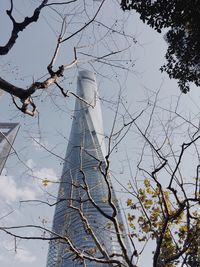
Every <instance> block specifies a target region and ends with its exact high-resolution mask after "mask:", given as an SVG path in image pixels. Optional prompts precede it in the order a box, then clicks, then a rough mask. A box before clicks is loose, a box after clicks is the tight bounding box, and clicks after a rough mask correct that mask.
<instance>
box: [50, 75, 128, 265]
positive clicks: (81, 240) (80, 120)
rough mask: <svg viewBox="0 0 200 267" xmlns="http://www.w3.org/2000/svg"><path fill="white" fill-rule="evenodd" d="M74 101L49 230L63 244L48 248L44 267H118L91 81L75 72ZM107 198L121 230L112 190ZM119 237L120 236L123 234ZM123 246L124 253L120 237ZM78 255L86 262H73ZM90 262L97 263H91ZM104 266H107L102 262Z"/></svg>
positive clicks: (98, 116)
mask: <svg viewBox="0 0 200 267" xmlns="http://www.w3.org/2000/svg"><path fill="white" fill-rule="evenodd" d="M77 95H78V97H77V99H76V104H75V111H74V118H73V122H72V128H71V133H70V138H69V143H68V147H67V152H66V157H65V163H64V168H63V172H62V178H61V182H60V188H59V192H58V199H57V201H58V203H57V205H56V209H55V214H54V220H53V230H52V231H53V232H55V233H56V234H58V235H60V236H62V237H66V239H65V240H59V241H56V240H52V241H51V242H50V246H49V252H48V259H47V267H75V266H87V267H104V266H105V267H108V266H119V265H118V264H117V259H118V260H119V258H120V260H121V261H122V258H121V257H118V256H116V255H119V254H120V255H122V249H121V246H120V244H119V240H118V238H117V234H116V228H115V227H114V225H113V223H112V221H111V220H110V219H109V216H110V217H111V216H113V209H112V207H111V205H109V203H108V197H109V190H108V184H107V182H106V179H109V178H108V177H106V179H105V177H104V175H102V172H104V171H105V168H106V163H105V156H106V149H105V143H104V134H103V124H102V115H101V107H100V102H99V99H98V97H97V86H96V79H95V75H94V74H93V73H92V72H89V71H81V72H79V76H78V81H77ZM109 183H110V181H109ZM111 194H112V201H113V203H114V204H115V206H116V210H117V219H118V221H119V225H118V226H120V228H122V227H123V225H122V219H121V215H120V211H119V208H118V204H117V200H116V197H115V194H114V191H113V190H112V186H111ZM120 236H123V233H122V232H121V233H120ZM122 243H123V244H125V246H126V248H127V247H128V248H129V245H128V240H126V237H125V236H124V237H122ZM76 252H77V254H76ZM81 253H83V254H84V255H86V256H87V257H86V258H87V259H86V260H85V261H84V260H81V259H80V257H79V256H78V255H80V254H81ZM93 257H95V258H97V259H99V260H96V261H94V260H91V259H92V258H93ZM106 260H107V261H108V262H110V263H107V264H105V263H103V262H102V261H106ZM110 260H111V261H110ZM115 260H116V261H115ZM123 266H126V265H123Z"/></svg>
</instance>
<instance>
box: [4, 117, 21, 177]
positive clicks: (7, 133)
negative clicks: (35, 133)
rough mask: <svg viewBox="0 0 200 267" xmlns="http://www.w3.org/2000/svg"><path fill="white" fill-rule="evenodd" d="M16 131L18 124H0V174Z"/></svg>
mask: <svg viewBox="0 0 200 267" xmlns="http://www.w3.org/2000/svg"><path fill="white" fill-rule="evenodd" d="M18 130H19V124H18V123H8V122H4V123H2V122H1V123H0V174H1V172H2V170H3V167H4V165H5V163H6V160H7V158H8V156H9V154H10V151H11V148H12V145H13V143H14V141H15V137H16V135H17V132H18Z"/></svg>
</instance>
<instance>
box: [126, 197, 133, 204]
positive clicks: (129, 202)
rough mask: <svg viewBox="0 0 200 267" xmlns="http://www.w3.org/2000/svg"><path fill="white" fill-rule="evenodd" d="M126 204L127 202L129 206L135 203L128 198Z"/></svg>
mask: <svg viewBox="0 0 200 267" xmlns="http://www.w3.org/2000/svg"><path fill="white" fill-rule="evenodd" d="M126 204H127V206H131V205H133V201H132V199H130V198H128V199H127V201H126Z"/></svg>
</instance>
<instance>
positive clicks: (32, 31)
mask: <svg viewBox="0 0 200 267" xmlns="http://www.w3.org/2000/svg"><path fill="white" fill-rule="evenodd" d="M80 2H81V1H78V4H74V5H72V7H73V8H72V7H71V8H69V9H68V10H66V11H65V13H66V14H67V16H66V21H67V34H68V35H69V34H70V32H73V31H74V30H75V29H77V28H78V27H80V26H81V25H82V24H81V23H83V18H82V16H84V19H85V20H87V18H86V16H85V14H83V13H80V14H75V15H74V14H73V12H74V10H78V9H81V8H80V7H79V5H80V4H79V3H80ZM106 2H107V3H105V7H104V9H103V10H102V12H101V13H100V14H99V15H98V18H97V19H98V20H100V21H103V22H104V23H107V25H114V24H115V23H116V26H114V27H115V29H117V28H118V27H122V26H121V25H123V24H124V25H125V26H124V30H125V31H126V32H127V33H128V34H129V35H133V36H134V38H135V40H136V41H137V42H136V44H135V43H134V42H133V40H131V39H130V38H128V37H127V39H126V40H125V39H123V38H122V36H120V35H117V33H116V34H114V33H113V32H112V34H111V35H110V36H109V34H108V33H107V34H106V31H105V29H102V27H100V26H99V28H95V29H93V28H92V27H90V28H89V30H88V31H85V32H84V33H83V36H81V35H78V36H77V37H74V38H73V39H71V40H70V41H69V42H66V43H65V44H64V45H63V47H62V49H61V51H60V56H59V58H58V62H57V65H56V66H59V65H61V64H66V63H69V62H70V61H71V60H73V47H74V46H76V47H79V50H78V51H79V52H80V53H79V58H80V63H78V64H77V66H75V67H74V68H72V69H71V70H70V71H68V72H66V73H65V80H64V86H65V87H66V89H69V90H72V91H73V92H75V89H76V77H77V72H78V70H79V69H81V68H86V69H90V70H92V69H93V67H92V65H93V62H91V61H89V62H88V58H87V57H85V56H84V55H83V53H91V54H94V53H99V55H101V54H105V53H108V51H113V52H114V51H116V50H117V49H118V50H120V49H121V48H122V47H126V48H127V47H128V46H130V48H129V49H128V50H127V51H126V52H123V53H122V54H121V55H118V57H119V58H120V57H121V60H127V62H128V63H127V64H128V67H129V68H131V65H132V64H134V65H133V67H132V68H131V71H130V72H127V71H122V70H120V69H115V68H114V67H111V66H108V65H102V64H99V65H98V64H96V63H95V65H94V66H95V71H98V73H97V81H98V87H99V94H100V97H101V98H103V99H104V101H102V109H103V120H104V129H105V133H106V134H108V133H109V131H110V127H111V124H112V120H113V117H114V112H115V108H116V107H115V105H111V104H110V102H109V103H107V101H106V100H108V101H111V100H112V101H117V97H118V94H119V91H120V90H121V92H122V97H123V99H124V101H127V107H128V108H129V111H130V112H131V113H134V112H135V113H137V112H138V111H139V110H141V107H142V106H143V105H144V101H145V99H147V97H148V96H149V95H151V94H154V93H155V92H156V91H158V90H159V89H160V90H161V92H160V94H159V98H160V99H161V100H162V103H164V105H166V106H169V105H170V101H172V99H176V98H177V97H178V96H179V95H180V92H179V89H178V88H177V84H176V82H175V81H171V80H169V79H168V77H167V75H166V74H161V73H160V71H159V67H160V66H161V65H162V64H163V63H164V54H165V51H166V48H167V45H166V43H165V41H164V40H163V37H162V35H161V34H158V33H156V32H155V31H153V30H151V29H150V28H148V27H147V26H145V25H143V24H142V22H140V20H139V19H138V16H137V15H136V14H135V13H134V12H132V15H130V16H129V14H128V13H126V14H125V15H124V14H123V12H122V11H120V8H119V6H117V4H116V2H115V1H112V0H107V1H106ZM113 2H114V3H115V4H113ZM8 3H9V1H8V0H1V8H0V25H1V28H0V36H1V38H0V44H1V45H3V44H4V43H5V41H6V39H7V38H8V37H9V35H10V26H11V25H10V22H9V20H8V18H7V17H6V15H5V10H6V9H7V8H8V6H9V5H8ZM34 3H36V4H37V3H38V1H25V0H24V1H22V0H20V1H19V0H18V1H14V6H15V9H14V12H15V15H16V16H17V17H18V18H19V19H21V18H22V15H26V14H29V15H30V14H31V13H32V12H31V10H33V7H34ZM99 3H100V2H99V1H98V2H97V1H94V3H93V4H92V6H90V7H89V6H88V7H87V8H88V12H90V13H91V11H92V10H93V8H94V9H96V8H97V5H98V4H99ZM60 21H61V19H60V18H59V16H56V15H55V13H54V12H53V11H51V10H49V9H45V10H44V11H43V12H42V15H41V18H40V20H39V22H38V23H35V24H32V25H31V26H29V27H28V28H27V29H26V30H24V31H23V32H22V33H20V34H19V39H18V40H17V42H16V44H15V46H14V47H13V49H12V50H11V51H10V52H9V54H8V55H7V56H4V57H2V60H1V62H0V71H1V77H2V78H4V79H7V80H8V81H9V82H12V83H14V84H16V85H18V86H22V87H24V88H26V87H28V86H29V85H30V84H31V83H32V82H33V81H35V80H36V79H38V78H40V77H42V76H43V75H45V74H46V73H47V71H46V66H47V64H48V63H49V62H50V59H51V56H52V54H53V51H54V48H55V44H56V35H57V34H58V32H59V25H60ZM2 25H3V26H2ZM93 30H95V31H93ZM103 38H104V40H103ZM102 40H103V41H102ZM111 49H112V50H111ZM112 59H115V57H113V58H112ZM129 59H132V62H131V63H130V62H129ZM113 62H114V61H113ZM44 77H46V76H44ZM35 102H36V104H37V107H38V111H39V114H38V116H36V117H34V118H32V117H28V116H24V115H23V114H21V113H20V112H19V111H18V110H17V109H16V108H15V107H14V105H13V103H12V100H11V97H10V96H9V95H8V94H4V96H2V97H1V99H0V114H1V121H2V122H6V121H11V122H20V124H21V127H20V131H19V134H18V136H17V139H16V142H15V145H14V148H15V150H16V151H17V155H16V154H13V155H12V156H11V157H10V158H9V160H8V162H7V165H6V169H5V170H4V175H2V176H1V177H0V186H1V190H0V207H1V208H0V217H1V218H2V217H4V216H6V215H7V214H8V213H10V215H8V216H6V217H5V218H3V219H1V220H0V223H1V225H3V226H5V225H24V224H43V225H45V226H47V227H50V226H51V222H52V215H53V209H52V208H49V207H48V206H46V205H38V204H37V205H36V204H31V203H21V202H20V201H21V200H28V199H43V200H46V199H48V200H53V199H54V196H56V192H57V186H56V185H57V184H56V183H51V184H49V185H48V186H47V187H44V186H43V184H42V179H44V178H46V177H47V178H48V179H50V180H52V182H56V181H58V179H59V175H60V173H61V170H62V160H61V159H60V158H59V157H55V156H53V155H51V154H49V153H48V152H47V151H45V150H44V149H42V148H41V146H40V145H38V142H39V143H41V144H42V145H43V146H45V147H47V148H48V149H49V150H51V151H53V152H55V153H56V154H58V155H59V156H61V157H63V156H64V154H65V150H66V147H67V138H68V136H69V130H70V125H71V119H72V115H73V104H74V99H73V97H72V96H70V97H69V98H66V99H64V98H63V97H62V95H61V94H60V92H59V91H58V89H56V88H54V87H53V88H51V89H50V90H48V91H47V92H43V93H41V95H39V96H38V97H37V98H35ZM198 102H199V91H198V89H197V88H195V87H193V88H192V92H191V93H190V94H189V95H187V96H184V95H183V96H181V101H180V110H182V111H183V112H185V114H187V112H188V110H189V109H192V111H193V112H194V113H195V112H196V113H197V112H198ZM187 108H188V109H187ZM127 138H128V139H127V140H125V141H124V143H123V144H124V147H126V152H128V154H129V155H130V157H131V158H132V159H133V161H134V160H136V155H135V152H134V147H135V146H136V144H135V143H134V138H133V137H132V136H131V135H129V136H128V137H127ZM130 142H131V144H132V146H130V145H129V144H130ZM124 153H125V150H124V149H120V148H119V153H118V154H117V155H115V156H114V157H113V163H112V164H113V167H112V168H113V169H115V168H116V173H117V172H120V168H121V167H122V166H121V165H119V164H118V162H119V160H120V159H121V160H122V159H123V157H124ZM133 169H134V168H133ZM126 176H127V177H128V174H127V173H125V175H124V177H123V181H122V182H124V183H125V185H126V183H127V177H126ZM116 186H118V185H116ZM18 233H20V234H22V235H26V234H27V235H38V236H41V234H42V233H41V232H39V231H36V230H35V229H28V230H23V231H20V232H18ZM0 239H1V242H0V266H2V267H25V266H29V267H41V266H45V263H46V257H47V247H48V242H46V241H23V240H17V244H15V240H14V238H13V237H9V236H8V235H6V234H4V233H1V232H0ZM15 249H16V251H15ZM150 253H151V252H150V251H149V257H151V254H150ZM147 254H148V253H147ZM144 263H145V261H142V262H141V266H145V265H143V264H144ZM146 266H147V265H146Z"/></svg>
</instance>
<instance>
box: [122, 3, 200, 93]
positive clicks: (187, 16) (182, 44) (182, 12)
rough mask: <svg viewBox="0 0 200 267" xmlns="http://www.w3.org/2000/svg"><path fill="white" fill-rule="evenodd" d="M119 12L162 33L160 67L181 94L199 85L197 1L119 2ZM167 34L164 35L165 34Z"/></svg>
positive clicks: (199, 51) (199, 21)
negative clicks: (164, 47) (136, 16)
mask: <svg viewBox="0 0 200 267" xmlns="http://www.w3.org/2000/svg"><path fill="white" fill-rule="evenodd" d="M121 7H122V9H123V10H131V9H134V10H135V11H136V12H138V13H139V14H140V19H141V20H142V21H143V22H144V23H146V24H147V25H149V26H150V27H152V28H153V29H155V30H156V31H157V32H159V33H161V32H164V33H165V37H164V38H165V40H166V41H167V43H168V49H167V52H166V55H165V57H166V60H167V63H166V64H165V65H164V66H162V67H161V71H166V72H167V73H168V75H169V77H170V78H174V79H177V80H178V84H179V87H180V89H181V91H182V92H183V93H187V92H188V91H189V84H190V82H192V83H194V84H195V85H196V86H199V85H200V38H199V36H200V20H199V18H200V2H199V1H198V0H186V1H183V0H172V1H163V0H156V1H150V0H136V1H135V0H128V1H127V0H122V1H121ZM166 30H167V33H166Z"/></svg>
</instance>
